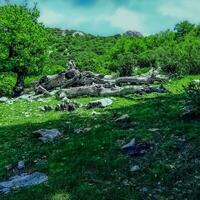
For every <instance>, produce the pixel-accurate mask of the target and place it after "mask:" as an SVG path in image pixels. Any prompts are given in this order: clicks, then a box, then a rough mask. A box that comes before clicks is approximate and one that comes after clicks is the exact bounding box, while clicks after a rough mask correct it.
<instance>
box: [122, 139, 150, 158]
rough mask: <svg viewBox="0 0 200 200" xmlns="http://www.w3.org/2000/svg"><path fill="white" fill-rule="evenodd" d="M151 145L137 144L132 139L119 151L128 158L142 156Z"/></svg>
mask: <svg viewBox="0 0 200 200" xmlns="http://www.w3.org/2000/svg"><path fill="white" fill-rule="evenodd" d="M151 148H152V145H151V143H138V142H136V140H135V139H132V140H131V141H130V142H129V143H127V144H125V145H123V146H122V147H121V150H122V152H123V153H124V154H126V155H128V156H130V157H138V156H143V155H144V154H145V153H147V152H148V151H149V150H151Z"/></svg>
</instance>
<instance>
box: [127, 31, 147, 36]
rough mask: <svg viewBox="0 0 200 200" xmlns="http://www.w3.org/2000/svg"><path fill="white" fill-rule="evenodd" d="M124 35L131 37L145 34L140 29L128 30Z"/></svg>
mask: <svg viewBox="0 0 200 200" xmlns="http://www.w3.org/2000/svg"><path fill="white" fill-rule="evenodd" d="M123 35H126V36H129V37H142V36H143V35H142V34H141V33H140V32H138V31H126V32H125V33H124V34H123Z"/></svg>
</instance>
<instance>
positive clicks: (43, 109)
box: [40, 105, 54, 112]
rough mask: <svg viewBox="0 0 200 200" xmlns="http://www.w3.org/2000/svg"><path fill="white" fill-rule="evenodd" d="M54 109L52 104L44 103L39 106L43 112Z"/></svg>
mask: <svg viewBox="0 0 200 200" xmlns="http://www.w3.org/2000/svg"><path fill="white" fill-rule="evenodd" d="M53 109H54V107H53V106H49V105H45V106H43V107H40V111H43V112H49V111H52V110H53Z"/></svg>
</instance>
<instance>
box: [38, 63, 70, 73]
mask: <svg viewBox="0 0 200 200" xmlns="http://www.w3.org/2000/svg"><path fill="white" fill-rule="evenodd" d="M64 70H66V68H65V67H63V66H60V65H53V66H45V67H44V68H43V72H42V74H43V75H53V74H57V73H59V72H62V71H64Z"/></svg>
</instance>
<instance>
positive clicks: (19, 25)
mask: <svg viewBox="0 0 200 200" xmlns="http://www.w3.org/2000/svg"><path fill="white" fill-rule="evenodd" d="M38 17H39V11H38V10H37V9H36V8H33V9H29V8H27V7H25V6H20V5H6V6H1V7H0V63H1V64H0V71H11V72H14V73H16V74H17V76H18V79H17V84H16V87H15V89H17V87H18V86H19V85H20V89H19V91H18V92H19V93H20V92H21V91H22V90H23V80H24V77H25V76H26V75H27V74H31V73H33V72H34V73H36V72H39V71H42V67H43V65H44V61H45V58H46V52H47V47H48V40H47V31H46V29H45V27H44V25H43V24H41V23H38V21H37V19H38ZM15 92H17V91H15Z"/></svg>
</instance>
